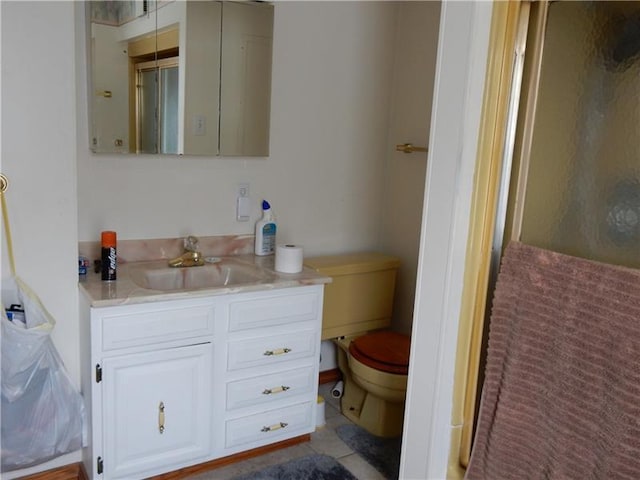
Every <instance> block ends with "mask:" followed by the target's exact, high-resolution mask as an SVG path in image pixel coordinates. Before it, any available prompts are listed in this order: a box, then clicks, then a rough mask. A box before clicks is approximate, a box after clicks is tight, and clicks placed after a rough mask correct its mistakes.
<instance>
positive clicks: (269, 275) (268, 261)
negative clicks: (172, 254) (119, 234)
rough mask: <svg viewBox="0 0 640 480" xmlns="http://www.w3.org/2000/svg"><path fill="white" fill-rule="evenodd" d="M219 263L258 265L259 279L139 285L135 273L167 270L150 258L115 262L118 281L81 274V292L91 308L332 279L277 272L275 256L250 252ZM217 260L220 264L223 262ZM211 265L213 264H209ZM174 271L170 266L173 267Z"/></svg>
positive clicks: (163, 263)
mask: <svg viewBox="0 0 640 480" xmlns="http://www.w3.org/2000/svg"><path fill="white" fill-rule="evenodd" d="M222 262H230V263H233V264H235V265H243V264H244V265H248V266H251V267H259V268H260V271H261V273H262V275H261V278H260V279H258V280H255V281H251V282H247V283H238V284H235V285H229V286H218V287H206V288H192V289H176V290H153V289H150V288H143V287H142V286H140V284H141V283H142V282H140V280H139V279H138V280H137V283H136V281H134V279H135V278H136V272H140V271H141V270H145V269H150V270H158V269H164V268H165V267H166V268H167V269H168V268H170V267H168V264H167V260H165V259H163V260H153V261H144V262H126V263H122V264H118V269H117V280H114V281H109V282H106V281H102V280H101V276H100V274H99V273H93V271H90V272H89V273H87V274H86V275H81V276H80V282H79V285H80V291H81V293H82V294H83V295H85V297H86V298H87V300H88V301H89V305H91V306H92V307H107V306H114V305H131V304H137V303H150V302H159V301H163V300H175V299H187V298H200V297H207V296H212V295H226V294H230V293H243V292H255V291H263V290H272V289H277V288H287V287H296V286H303V285H319V284H325V283H330V282H331V277H327V276H324V275H320V274H319V273H317V272H316V271H315V270H313V269H311V268H308V267H304V269H303V270H302V272H300V273H280V272H277V271H275V267H274V263H275V257H274V256H273V255H270V256H265V257H259V256H255V255H251V254H247V255H232V256H228V257H222ZM222 262H221V263H220V265H223V264H224V263H222ZM212 265H213V268H215V265H218V264H212ZM212 265H204V266H202V267H186V268H182V269H176V270H190V269H199V268H212ZM172 270H173V269H172Z"/></svg>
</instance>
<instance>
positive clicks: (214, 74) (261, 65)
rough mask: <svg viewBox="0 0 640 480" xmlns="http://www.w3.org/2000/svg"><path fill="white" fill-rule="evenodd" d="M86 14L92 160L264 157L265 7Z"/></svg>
mask: <svg viewBox="0 0 640 480" xmlns="http://www.w3.org/2000/svg"><path fill="white" fill-rule="evenodd" d="M89 5H90V7H89V14H88V16H89V21H90V35H91V43H90V45H91V48H90V55H91V61H90V65H91V71H90V75H89V77H90V79H91V85H90V88H89V92H90V94H91V95H92V99H91V102H90V104H91V106H92V112H91V128H90V136H91V138H90V144H91V149H92V150H93V151H94V152H96V153H133V154H136V153H140V154H142V153H151V154H155V153H164V154H187V155H224V156H267V155H268V154H269V116H270V96H271V51H272V38H273V6H271V5H268V4H265V3H262V2H250V1H240V2H233V1H212V0H202V1H196V0H171V1H161V0H157V1H139V0H138V1H115V2H114V1H109V0H106V1H92V2H89Z"/></svg>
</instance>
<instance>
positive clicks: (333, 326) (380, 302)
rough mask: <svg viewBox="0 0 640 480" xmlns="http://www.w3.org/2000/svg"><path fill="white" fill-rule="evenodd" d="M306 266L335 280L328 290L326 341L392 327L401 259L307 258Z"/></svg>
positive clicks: (324, 318) (324, 325)
mask: <svg viewBox="0 0 640 480" xmlns="http://www.w3.org/2000/svg"><path fill="white" fill-rule="evenodd" d="M304 264H305V265H306V266H307V267H310V268H313V269H314V270H315V271H317V272H318V273H320V274H322V275H326V276H329V277H331V278H332V282H331V283H329V284H326V285H325V287H324V303H323V315H322V339H323V340H326V339H329V338H335V337H341V336H346V335H353V334H356V333H361V332H366V331H369V330H376V329H380V328H385V327H388V326H389V324H390V323H391V312H392V310H393V293H394V289H395V285H396V273H397V270H398V267H399V266H400V260H399V259H398V258H396V257H392V256H390V255H383V254H381V253H353V254H347V255H330V256H323V257H313V258H307V259H305V261H304Z"/></svg>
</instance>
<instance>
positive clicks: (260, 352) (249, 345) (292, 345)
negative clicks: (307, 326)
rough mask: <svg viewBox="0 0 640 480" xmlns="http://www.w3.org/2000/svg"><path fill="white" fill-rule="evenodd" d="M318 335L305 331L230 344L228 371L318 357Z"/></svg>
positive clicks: (315, 332)
mask: <svg viewBox="0 0 640 480" xmlns="http://www.w3.org/2000/svg"><path fill="white" fill-rule="evenodd" d="M317 336H318V333H317V331H316V330H304V331H301V332H294V333H282V334H279V335H272V336H268V337H261V338H252V339H249V340H238V341H233V342H229V344H228V346H229V353H228V354H229V357H228V363H227V369H228V370H237V369H240V368H249V367H258V366H267V365H273V364H276V363H280V362H286V361H289V360H293V359H297V358H303V357H309V356H313V355H316V344H317V343H318V342H317V340H316V339H317Z"/></svg>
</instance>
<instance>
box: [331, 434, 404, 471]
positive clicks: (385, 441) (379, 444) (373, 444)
mask: <svg viewBox="0 0 640 480" xmlns="http://www.w3.org/2000/svg"><path fill="white" fill-rule="evenodd" d="M336 433H337V434H338V436H339V437H340V438H341V439H342V441H343V442H344V443H346V444H347V445H349V446H350V447H351V448H352V449H353V450H355V451H356V452H357V453H358V455H360V456H361V457H363V458H364V459H365V460H366V461H367V463H369V464H370V465H371V466H373V467H374V468H375V469H376V470H378V471H379V472H380V473H382V474H383V475H384V476H385V477H386V478H388V479H389V480H396V479H397V478H398V472H399V470H400V447H401V438H400V437H396V438H382V437H376V436H375V435H372V434H370V433H369V432H367V431H366V430H365V429H363V428H361V427H359V426H357V425H351V424H347V425H340V426H339V427H338V428H337V429H336Z"/></svg>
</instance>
